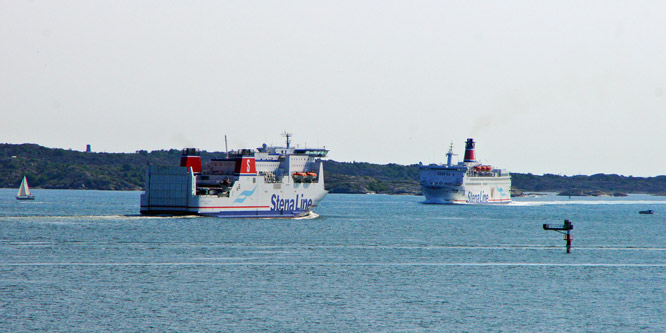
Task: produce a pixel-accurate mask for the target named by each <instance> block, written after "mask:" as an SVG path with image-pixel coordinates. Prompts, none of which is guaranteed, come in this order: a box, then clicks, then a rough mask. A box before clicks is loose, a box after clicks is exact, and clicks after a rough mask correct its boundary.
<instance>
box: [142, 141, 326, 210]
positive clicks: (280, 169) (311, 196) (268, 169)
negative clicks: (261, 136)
mask: <svg viewBox="0 0 666 333" xmlns="http://www.w3.org/2000/svg"><path fill="white" fill-rule="evenodd" d="M285 136H286V138H287V146H286V147H273V146H267V145H266V144H264V145H263V146H262V147H260V148H257V149H256V150H254V149H241V150H237V151H233V152H227V153H226V156H224V158H219V159H212V160H210V161H209V162H208V163H206V164H205V165H204V166H202V163H201V154H200V152H199V151H198V150H196V149H194V148H187V149H184V150H183V153H182V156H181V159H180V166H149V167H148V170H147V171H146V189H145V192H144V193H143V194H141V214H144V215H155V214H168V215H205V216H216V217H303V216H307V215H309V214H311V213H312V209H313V208H314V207H317V205H318V204H319V202H320V201H321V200H322V199H323V198H324V196H326V194H327V193H328V191H326V190H325V189H324V170H323V162H322V158H324V157H326V154H328V150H326V149H322V148H298V147H296V148H295V147H291V146H290V142H289V137H290V134H288V133H285ZM315 216H316V215H315Z"/></svg>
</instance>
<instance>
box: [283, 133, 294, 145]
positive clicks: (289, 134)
mask: <svg viewBox="0 0 666 333" xmlns="http://www.w3.org/2000/svg"><path fill="white" fill-rule="evenodd" d="M282 136H284V137H285V138H287V148H289V138H291V137H292V136H294V135H293V134H291V133H287V131H284V132H282Z"/></svg>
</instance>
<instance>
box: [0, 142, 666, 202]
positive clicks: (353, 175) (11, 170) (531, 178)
mask: <svg viewBox="0 0 666 333" xmlns="http://www.w3.org/2000/svg"><path fill="white" fill-rule="evenodd" d="M180 153H181V152H180V150H177V149H171V150H154V151H151V152H148V151H145V150H140V151H137V152H135V153H97V152H81V151H74V150H66V149H59V148H47V147H43V146H40V145H36V144H0V170H1V171H0V187H3V188H18V186H19V184H20V182H21V179H22V178H23V175H25V176H26V177H27V178H28V182H29V183H30V187H31V188H33V189H34V188H37V189H39V188H46V189H91V190H92V189H94V190H135V191H136V190H142V189H143V186H144V181H145V179H144V178H145V172H146V166H147V165H149V164H152V165H178V163H179V161H180ZM223 154H224V153H222V152H206V151H202V152H201V158H202V160H203V161H204V162H205V161H208V160H210V159H211V158H215V157H219V156H221V155H223ZM511 176H512V177H511V178H512V185H513V188H512V195H514V196H520V195H523V194H524V193H530V192H554V193H559V194H560V195H569V196H580V195H584V196H599V195H608V196H621V195H625V194H626V193H646V194H653V195H666V176H656V177H632V176H620V175H614V174H611V175H607V174H595V175H591V176H583V175H577V176H560V175H553V174H545V175H541V176H538V175H532V174H531V173H517V172H512V174H511ZM324 177H325V181H326V189H327V190H329V191H330V192H331V193H365V194H369V193H377V194H407V195H421V188H420V186H419V167H418V165H417V164H412V165H400V164H393V163H391V164H372V163H366V162H338V161H333V160H327V161H325V163H324Z"/></svg>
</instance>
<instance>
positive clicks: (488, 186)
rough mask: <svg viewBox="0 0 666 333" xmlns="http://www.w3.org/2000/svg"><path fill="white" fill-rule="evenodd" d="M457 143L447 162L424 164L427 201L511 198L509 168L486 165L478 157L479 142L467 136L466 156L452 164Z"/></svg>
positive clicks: (472, 201)
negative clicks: (476, 148) (478, 160)
mask: <svg viewBox="0 0 666 333" xmlns="http://www.w3.org/2000/svg"><path fill="white" fill-rule="evenodd" d="M453 155H454V154H453V145H451V147H450V148H449V152H448V153H447V154H446V156H447V163H446V164H430V165H421V166H420V167H419V169H420V173H421V176H420V183H421V190H422V191H423V195H424V196H425V198H426V200H425V203H433V204H497V203H509V202H511V175H510V174H509V172H508V171H506V170H503V169H498V168H494V167H492V166H490V165H483V164H481V163H479V162H477V160H476V153H475V142H474V140H473V139H471V138H470V139H467V142H466V143H465V159H464V160H463V162H459V163H458V164H455V165H454V164H452V157H453Z"/></svg>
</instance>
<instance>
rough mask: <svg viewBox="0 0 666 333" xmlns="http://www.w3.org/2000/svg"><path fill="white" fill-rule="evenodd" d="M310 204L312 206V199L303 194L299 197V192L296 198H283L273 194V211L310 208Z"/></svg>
mask: <svg viewBox="0 0 666 333" xmlns="http://www.w3.org/2000/svg"><path fill="white" fill-rule="evenodd" d="M299 200H300V201H299ZM310 206H312V199H306V198H304V197H302V196H301V197H300V198H299V195H298V194H296V198H295V199H282V198H280V196H279V195H277V194H273V196H271V210H272V211H284V210H286V211H294V210H308V209H309V208H310Z"/></svg>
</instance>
